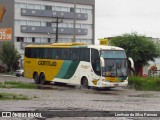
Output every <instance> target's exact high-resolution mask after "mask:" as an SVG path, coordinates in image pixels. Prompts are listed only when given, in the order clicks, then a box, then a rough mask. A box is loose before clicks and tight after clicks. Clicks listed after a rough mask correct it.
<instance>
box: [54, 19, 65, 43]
mask: <svg viewBox="0 0 160 120" xmlns="http://www.w3.org/2000/svg"><path fill="white" fill-rule="evenodd" d="M53 18H54V19H55V21H52V23H56V40H55V43H57V42H58V24H60V23H62V22H63V20H62V19H63V18H62V17H53Z"/></svg>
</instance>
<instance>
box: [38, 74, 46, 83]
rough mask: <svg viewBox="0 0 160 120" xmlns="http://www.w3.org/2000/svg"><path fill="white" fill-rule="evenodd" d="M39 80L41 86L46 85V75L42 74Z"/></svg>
mask: <svg viewBox="0 0 160 120" xmlns="http://www.w3.org/2000/svg"><path fill="white" fill-rule="evenodd" d="M39 80H40V84H42V85H44V84H45V75H44V73H41V74H40V77H39Z"/></svg>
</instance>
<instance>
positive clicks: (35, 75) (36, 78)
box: [33, 73, 40, 84]
mask: <svg viewBox="0 0 160 120" xmlns="http://www.w3.org/2000/svg"><path fill="white" fill-rule="evenodd" d="M33 79H34V82H35V84H39V83H40V81H39V77H38V73H34V75H33Z"/></svg>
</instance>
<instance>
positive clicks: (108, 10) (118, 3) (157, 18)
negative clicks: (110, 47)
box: [95, 0, 160, 43]
mask: <svg viewBox="0 0 160 120" xmlns="http://www.w3.org/2000/svg"><path fill="white" fill-rule="evenodd" d="M95 1H96V17H95V20H96V30H95V39H96V43H97V42H98V40H97V39H99V38H104V37H112V36H116V35H121V34H124V33H131V32H137V33H138V34H143V35H146V36H148V37H155V38H157V37H159V38H160V0H95Z"/></svg>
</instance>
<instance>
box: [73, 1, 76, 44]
mask: <svg viewBox="0 0 160 120" xmlns="http://www.w3.org/2000/svg"><path fill="white" fill-rule="evenodd" d="M73 26H74V28H73V42H76V0H74V24H73Z"/></svg>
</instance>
